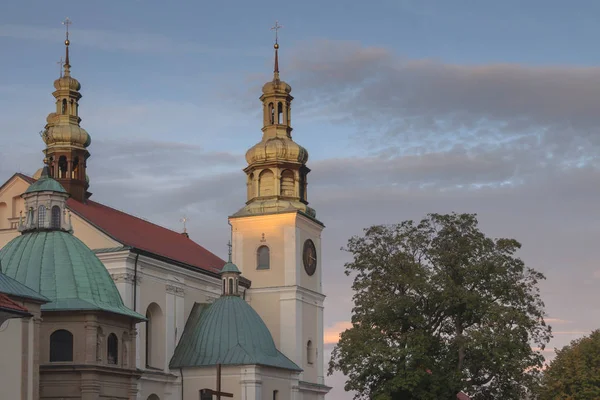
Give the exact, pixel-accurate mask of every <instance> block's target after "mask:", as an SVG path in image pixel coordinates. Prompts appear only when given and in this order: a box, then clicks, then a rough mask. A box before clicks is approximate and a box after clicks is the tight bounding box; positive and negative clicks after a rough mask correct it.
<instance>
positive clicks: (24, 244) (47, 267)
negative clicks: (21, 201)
mask: <svg viewBox="0 0 600 400" xmlns="http://www.w3.org/2000/svg"><path fill="white" fill-rule="evenodd" d="M0 261H1V262H2V272H4V274H6V275H7V276H8V277H10V278H13V279H15V280H16V281H18V282H20V283H22V284H24V285H26V286H28V287H29V288H31V289H33V290H35V291H36V292H38V293H40V294H41V295H43V296H45V297H47V298H48V299H49V300H50V303H47V304H44V305H42V311H66V310H69V311H76V310H85V311H108V312H112V313H117V314H121V315H125V316H128V317H133V318H136V319H139V320H144V319H145V318H144V317H143V316H142V315H140V314H138V313H136V312H134V311H132V310H130V309H129V308H127V307H125V305H124V304H123V301H122V300H121V295H120V294H119V291H118V290H117V287H116V286H115V284H114V282H113V280H112V278H111V277H110V275H109V274H108V271H107V270H106V268H105V267H104V265H103V264H102V262H101V261H100V260H99V259H98V257H96V255H95V254H94V253H93V252H92V250H90V249H89V248H88V247H87V246H86V245H85V244H83V242H81V241H80V240H79V239H77V238H76V237H75V236H73V235H71V234H70V233H67V232H64V231H33V232H29V233H24V234H22V235H21V236H18V237H16V238H14V239H13V240H11V241H10V242H9V243H8V244H7V245H6V246H4V248H3V249H2V250H1V251H0Z"/></svg>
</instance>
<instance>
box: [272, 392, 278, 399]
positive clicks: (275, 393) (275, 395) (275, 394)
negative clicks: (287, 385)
mask: <svg viewBox="0 0 600 400" xmlns="http://www.w3.org/2000/svg"><path fill="white" fill-rule="evenodd" d="M278 394H279V390H273V400H279V397H278Z"/></svg>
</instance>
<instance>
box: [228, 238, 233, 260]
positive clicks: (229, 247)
mask: <svg viewBox="0 0 600 400" xmlns="http://www.w3.org/2000/svg"><path fill="white" fill-rule="evenodd" d="M231 247H232V246H231V240H230V241H229V242H228V243H227V249H228V251H227V254H229V260H228V261H227V262H229V263H230V262H231Z"/></svg>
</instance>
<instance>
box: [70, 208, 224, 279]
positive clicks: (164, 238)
mask: <svg viewBox="0 0 600 400" xmlns="http://www.w3.org/2000/svg"><path fill="white" fill-rule="evenodd" d="M67 206H68V207H69V209H70V210H71V211H73V212H74V213H75V214H77V215H79V216H80V217H81V218H83V219H84V220H86V221H87V222H89V223H90V224H92V225H93V226H95V227H96V228H98V229H100V230H101V231H103V232H104V233H105V234H107V235H108V236H110V237H111V238H113V239H114V240H116V241H118V242H120V243H122V244H124V245H125V246H130V247H134V248H136V249H139V250H142V251H146V252H149V253H152V254H156V255H158V256H162V257H166V258H168V259H170V260H174V261H177V262H180V263H184V264H188V265H190V266H193V267H197V268H200V269H203V270H206V271H210V272H219V271H220V270H221V268H222V267H223V265H225V261H224V260H222V259H221V258H219V257H217V256H216V255H214V254H213V253H211V252H210V251H208V250H206V249H205V248H204V247H202V246H200V245H199V244H197V243H195V242H194V241H193V240H191V239H189V238H188V237H186V236H184V235H182V234H181V233H178V232H175V231H172V230H170V229H167V228H163V227H162V226H158V225H155V224H153V223H151V222H148V221H145V220H143V219H140V218H137V217H134V216H133V215H130V214H127V213H124V212H122V211H118V210H115V209H114V208H110V207H108V206H105V205H103V204H100V203H96V202H95V201H91V200H88V201H87V202H86V203H80V202H78V201H76V200H73V199H69V200H68V201H67Z"/></svg>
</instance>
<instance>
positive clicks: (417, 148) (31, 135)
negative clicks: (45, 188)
mask: <svg viewBox="0 0 600 400" xmlns="http://www.w3.org/2000/svg"><path fill="white" fill-rule="evenodd" d="M599 14H600V3H598V2H596V1H584V0H573V1H570V2H566V1H553V0H544V1H541V0H529V1H527V2H522V1H517V0H505V1H502V2H498V1H491V0H489V1H487V0H485V1H481V0H455V1H451V2H450V1H446V0H439V1H433V0H419V1H416V0H415V1H409V0H372V1H369V2H363V1H355V2H349V1H342V0H331V1H327V2H322V1H314V0H305V1H302V2H272V1H270V2H267V1H262V0H255V1H252V2H248V1H241V0H237V1H232V0H223V1H220V2H192V1H186V2H184V1H173V2H170V3H167V2H164V1H146V0H119V1H117V0H105V1H102V2H92V1H81V0H79V1H73V0H63V1H62V2H48V1H46V0H38V1H29V0H22V1H11V2H9V1H3V2H1V4H0V49H2V54H3V57H2V59H3V62H2V63H1V65H0V72H1V73H0V143H1V145H0V181H4V180H6V179H7V178H9V177H10V176H11V175H12V174H13V173H14V172H17V171H19V172H23V173H28V174H32V173H33V172H34V171H35V170H36V169H37V168H39V167H40V166H41V163H42V158H43V155H42V153H41V151H42V149H43V142H42V140H41V138H40V137H39V132H40V130H42V128H43V126H44V124H45V118H46V116H47V115H48V113H50V112H52V111H53V109H54V103H53V97H52V96H51V93H52V91H53V87H52V82H53V81H54V79H56V78H57V77H58V74H59V66H58V64H57V62H58V61H59V58H60V57H61V56H63V52H64V46H63V40H64V31H63V26H62V25H61V21H62V20H63V19H64V18H65V17H67V16H68V17H69V18H70V19H71V20H72V21H73V25H71V36H70V39H71V50H70V51H71V65H72V68H71V72H72V75H73V76H74V77H75V78H77V79H78V80H79V81H80V82H81V84H82V89H81V92H82V94H83V98H82V100H81V101H80V116H81V117H82V126H83V127H84V128H85V129H86V130H87V131H88V132H89V133H90V134H91V136H92V145H91V146H90V148H89V150H90V152H91V154H92V156H91V158H90V159H89V163H88V175H89V176H90V181H91V187H90V190H91V192H92V193H93V199H94V200H96V201H100V202H103V203H105V204H108V205H111V206H113V207H115V208H118V209H121V210H124V211H127V212H130V213H132V214H134V215H137V216H140V217H143V218H145V219H148V220H151V221H153V222H156V223H159V224H161V225H163V226H166V227H168V228H171V229H174V230H181V229H182V226H181V223H180V222H179V221H180V218H181V217H182V216H183V215H186V216H187V217H188V220H189V221H188V231H189V232H190V236H191V238H192V239H194V240H195V241H197V242H198V243H200V244H202V245H203V246H205V247H206V248H208V249H209V250H211V251H213V252H215V253H216V254H218V255H220V256H221V257H225V256H226V252H227V248H226V246H225V244H226V242H227V240H228V237H229V233H228V230H229V226H228V225H227V216H228V215H230V214H232V213H234V212H235V211H237V210H238V209H239V208H241V207H242V206H243V204H244V201H245V175H244V173H243V172H242V169H243V168H244V167H245V159H244V153H245V151H246V150H247V149H248V148H250V147H251V146H252V145H254V144H255V143H256V142H258V141H259V140H260V138H261V131H260V128H261V123H262V119H261V104H260V101H259V100H258V98H259V96H260V94H261V93H260V88H261V86H262V84H263V83H264V82H266V81H267V80H270V79H271V76H272V75H271V74H272V72H271V71H272V62H273V48H272V44H273V40H274V37H273V32H272V31H271V30H270V27H271V26H273V24H274V21H275V20H279V22H280V24H281V25H283V28H282V29H281V30H280V45H281V48H280V70H281V77H282V79H284V80H285V81H287V82H288V83H289V84H290V85H291V86H292V88H293V91H292V94H293V96H294V97H295V100H294V102H293V111H292V122H293V127H294V131H293V137H294V140H296V141H297V142H298V143H299V144H301V145H303V146H304V147H306V148H307V149H308V151H309V154H310V159H309V162H308V166H309V167H310V168H311V169H312V172H311V173H310V175H309V190H308V195H309V201H310V205H311V207H313V208H315V209H316V211H317V217H318V218H319V219H320V220H321V221H323V222H324V223H325V225H326V226H327V228H326V229H325V231H324V234H323V250H322V251H323V254H322V260H323V261H322V267H323V280H324V283H323V286H324V291H325V293H326V295H327V300H326V303H325V307H326V308H325V327H326V334H325V341H326V349H327V354H326V356H327V357H326V358H328V357H329V353H330V351H331V349H332V348H333V345H334V344H335V342H336V341H337V337H338V334H339V332H340V330H343V329H345V328H346V327H348V321H349V319H350V316H351V309H352V291H351V289H350V285H351V279H350V278H348V277H346V276H345V275H344V273H343V271H344V263H345V262H347V261H348V260H349V258H348V255H347V254H346V253H344V252H343V251H341V250H340V248H341V247H342V246H343V245H344V244H345V243H346V242H347V240H348V239H349V237H350V236H352V235H360V234H361V233H362V229H363V228H366V227H369V226H371V225H375V224H383V223H395V222H401V221H404V220H407V219H412V220H420V219H421V218H423V217H425V215H426V214H427V213H430V212H437V213H446V212H452V211H455V212H469V213H477V214H478V218H479V222H480V226H481V229H482V230H483V231H484V232H485V233H486V234H488V235H489V236H491V237H511V238H515V239H517V240H518V241H520V242H521V243H522V245H523V247H522V250H521V251H520V253H519V256H520V257H521V258H522V259H523V260H524V261H525V263H526V264H527V265H528V266H530V267H532V268H535V269H537V270H539V271H541V272H543V273H544V274H545V275H546V277H547V280H546V281H545V282H543V283H542V284H541V289H542V295H543V299H544V301H545V303H546V309H547V312H548V321H550V323H551V325H552V326H553V330H554V339H553V340H552V342H551V343H550V346H549V349H547V350H546V351H545V355H546V356H547V357H548V358H549V359H550V358H551V357H552V355H553V351H552V349H553V348H554V347H559V348H560V347H562V346H563V345H565V344H567V343H569V341H571V340H573V339H575V338H578V337H581V336H582V335H585V334H587V333H589V332H590V331H591V330H592V329H595V328H599V327H600V301H599V300H600V294H599V293H600V291H598V290H597V287H598V285H600V266H599V263H598V260H599V259H600V246H598V245H597V243H598V241H599V240H600V225H599V224H598V222H597V221H599V220H600V207H599V206H598V199H599V198H600V185H599V183H600V162H599V161H598V154H599V149H600V134H599V128H600V68H598V64H599V62H600V51H597V38H598V37H599V36H600V26H599V25H598V24H597V20H598V15H599ZM326 383H327V384H329V385H330V386H333V387H334V388H333V389H332V391H331V392H330V394H329V395H328V396H327V398H328V399H331V400H341V399H347V398H349V395H348V394H347V393H344V391H343V385H344V377H343V376H341V375H340V374H334V375H333V376H330V377H328V378H327V379H326Z"/></svg>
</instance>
